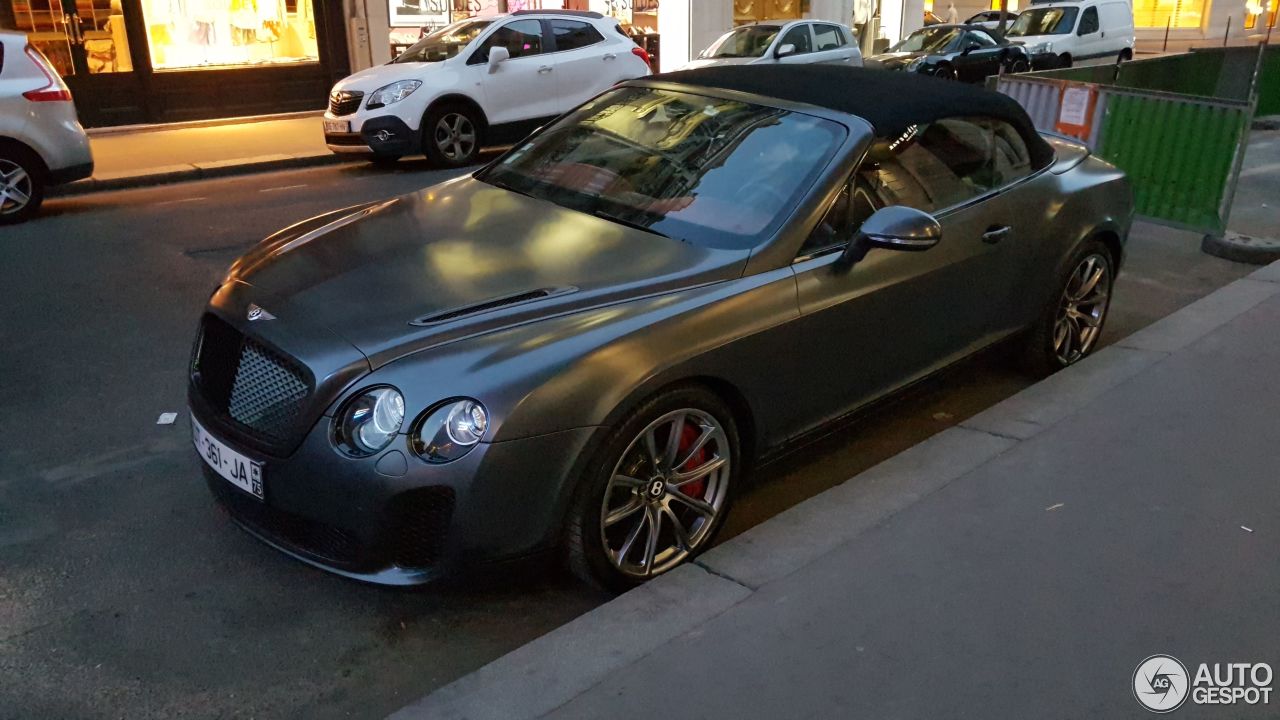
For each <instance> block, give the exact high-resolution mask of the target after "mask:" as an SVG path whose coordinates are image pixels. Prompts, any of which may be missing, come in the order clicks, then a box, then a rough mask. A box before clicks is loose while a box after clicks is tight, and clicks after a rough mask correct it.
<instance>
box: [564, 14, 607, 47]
mask: <svg viewBox="0 0 1280 720" xmlns="http://www.w3.org/2000/svg"><path fill="white" fill-rule="evenodd" d="M551 32H552V33H553V34H554V35H555V37H556V50H557V51H560V52H563V51H565V50H577V49H578V48H584V47H587V46H588V45H595V44H596V43H598V42H601V41H602V40H604V36H603V35H601V34H600V32H599V31H598V30H596V29H595V27H593V26H592V25H591V23H584V22H578V21H577V20H552V21H551Z"/></svg>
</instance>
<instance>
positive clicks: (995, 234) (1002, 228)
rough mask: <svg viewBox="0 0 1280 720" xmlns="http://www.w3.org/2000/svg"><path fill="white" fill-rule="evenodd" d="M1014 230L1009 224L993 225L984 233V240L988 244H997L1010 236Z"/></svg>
mask: <svg viewBox="0 0 1280 720" xmlns="http://www.w3.org/2000/svg"><path fill="white" fill-rule="evenodd" d="M1010 232H1013V228H1011V227H1009V226H1008V225H992V226H991V227H989V228H987V231H986V232H984V233H982V242H984V243H986V244H988V245H995V244H996V243H998V242H1000V241H1001V240H1003V239H1005V238H1006V237H1008V236H1009V233H1010Z"/></svg>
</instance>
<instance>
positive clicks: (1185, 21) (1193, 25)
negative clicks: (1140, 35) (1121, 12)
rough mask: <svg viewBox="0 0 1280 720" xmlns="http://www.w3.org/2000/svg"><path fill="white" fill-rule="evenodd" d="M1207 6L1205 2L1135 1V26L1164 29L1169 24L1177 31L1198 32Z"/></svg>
mask: <svg viewBox="0 0 1280 720" xmlns="http://www.w3.org/2000/svg"><path fill="white" fill-rule="evenodd" d="M1205 5H1206V3H1205V1H1204V0H1135V2H1134V3H1133V24H1134V27H1140V28H1163V27H1165V25H1166V23H1167V24H1168V26H1169V27H1171V28H1173V29H1175V30H1177V29H1179V28H1183V29H1197V30H1198V29H1199V28H1200V24H1201V22H1202V21H1203V19H1204V13H1205V9H1206V7H1205Z"/></svg>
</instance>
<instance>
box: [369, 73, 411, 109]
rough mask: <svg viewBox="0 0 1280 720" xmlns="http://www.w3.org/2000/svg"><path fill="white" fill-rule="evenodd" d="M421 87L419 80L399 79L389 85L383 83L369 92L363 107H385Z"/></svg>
mask: <svg viewBox="0 0 1280 720" xmlns="http://www.w3.org/2000/svg"><path fill="white" fill-rule="evenodd" d="M420 87H422V81H421V80H400V81H399V82H393V83H391V84H390V85H384V86H382V87H380V88H378V89H377V90H374V91H373V92H372V93H370V94H369V102H368V104H367V105H365V107H367V108H369V109H370V110H373V109H374V108H380V107H386V106H387V105H391V104H393V103H398V102H400V101H401V100H403V99H405V98H407V97H409V96H410V95H412V94H413V91H414V90H417V89H418V88H420Z"/></svg>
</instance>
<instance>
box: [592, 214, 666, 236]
mask: <svg viewBox="0 0 1280 720" xmlns="http://www.w3.org/2000/svg"><path fill="white" fill-rule="evenodd" d="M591 214H592V215H595V216H596V217H598V218H600V219H601V220H608V221H610V222H616V223H618V224H619V225H626V226H627V227H629V228H634V229H636V230H643V231H644V232H647V233H652V234H654V235H657V236H658V237H664V238H668V239H670V238H671V236H670V235H668V234H666V233H664V232H659V231H657V230H654V229H653V228H651V227H649V226H648V225H641V224H640V223H638V222H636V221H634V220H625V219H623V218H620V217H618V216H617V215H614V214H612V213H607V212H605V211H604V210H593V211H592V212H591Z"/></svg>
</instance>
